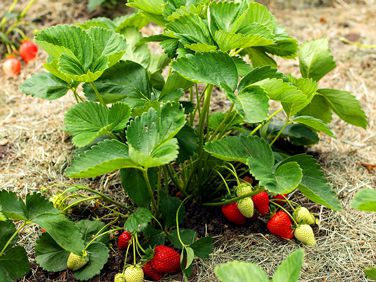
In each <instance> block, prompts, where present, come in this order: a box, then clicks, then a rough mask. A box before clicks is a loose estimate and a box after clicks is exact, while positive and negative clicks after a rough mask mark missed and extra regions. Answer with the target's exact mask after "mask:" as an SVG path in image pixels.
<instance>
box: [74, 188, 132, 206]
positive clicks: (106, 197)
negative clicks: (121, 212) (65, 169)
mask: <svg viewBox="0 0 376 282" xmlns="http://www.w3.org/2000/svg"><path fill="white" fill-rule="evenodd" d="M76 187H77V189H78V190H85V191H89V192H91V193H94V194H96V195H98V196H101V198H102V199H103V200H105V201H107V202H110V203H112V204H114V205H116V206H118V207H120V208H122V209H128V207H127V206H124V205H123V204H121V203H119V202H117V201H115V200H113V199H111V198H110V197H108V196H106V195H104V194H102V193H101V192H98V191H96V190H94V189H91V188H89V187H86V186H76Z"/></svg>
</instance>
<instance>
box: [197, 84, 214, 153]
mask: <svg viewBox="0 0 376 282" xmlns="http://www.w3.org/2000/svg"><path fill="white" fill-rule="evenodd" d="M212 92H213V85H211V84H209V85H208V86H207V87H206V89H205V93H204V96H205V98H204V105H203V106H202V111H201V114H200V119H199V124H198V126H199V137H200V141H201V142H200V145H201V147H200V149H202V147H203V144H204V139H205V136H204V130H205V126H206V123H207V118H208V114H209V110H210V100H211V95H212Z"/></svg>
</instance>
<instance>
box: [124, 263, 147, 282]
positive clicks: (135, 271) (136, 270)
mask: <svg viewBox="0 0 376 282" xmlns="http://www.w3.org/2000/svg"><path fill="white" fill-rule="evenodd" d="M123 274H124V277H125V281H127V282H143V281H144V271H143V270H142V268H141V267H139V266H137V265H136V266H134V265H131V266H128V267H127V268H126V269H125V271H124V273H123Z"/></svg>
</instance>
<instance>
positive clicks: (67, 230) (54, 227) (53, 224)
mask: <svg viewBox="0 0 376 282" xmlns="http://www.w3.org/2000/svg"><path fill="white" fill-rule="evenodd" d="M33 222H34V223H36V224H38V225H39V226H40V227H42V228H44V229H46V231H47V233H48V234H49V235H50V236H51V237H52V238H53V239H54V240H55V242H56V243H57V244H58V245H59V246H61V247H62V248H63V249H65V250H67V251H69V252H73V253H75V254H80V253H81V252H82V250H83V249H84V241H83V240H82V238H81V233H80V231H79V230H78V228H77V227H76V226H75V225H74V223H73V222H72V221H70V220H68V219H67V218H66V217H65V216H64V215H62V214H50V213H46V214H42V215H39V216H38V217H35V218H33Z"/></svg>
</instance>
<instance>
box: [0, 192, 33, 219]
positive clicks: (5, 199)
mask: <svg viewBox="0 0 376 282" xmlns="http://www.w3.org/2000/svg"><path fill="white" fill-rule="evenodd" d="M0 210H1V212H2V213H3V215H5V217H7V218H9V219H13V220H26V219H27V215H26V206H25V204H24V202H23V201H22V200H21V199H19V198H18V197H17V194H16V193H13V192H7V191H4V190H3V191H0Z"/></svg>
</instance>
